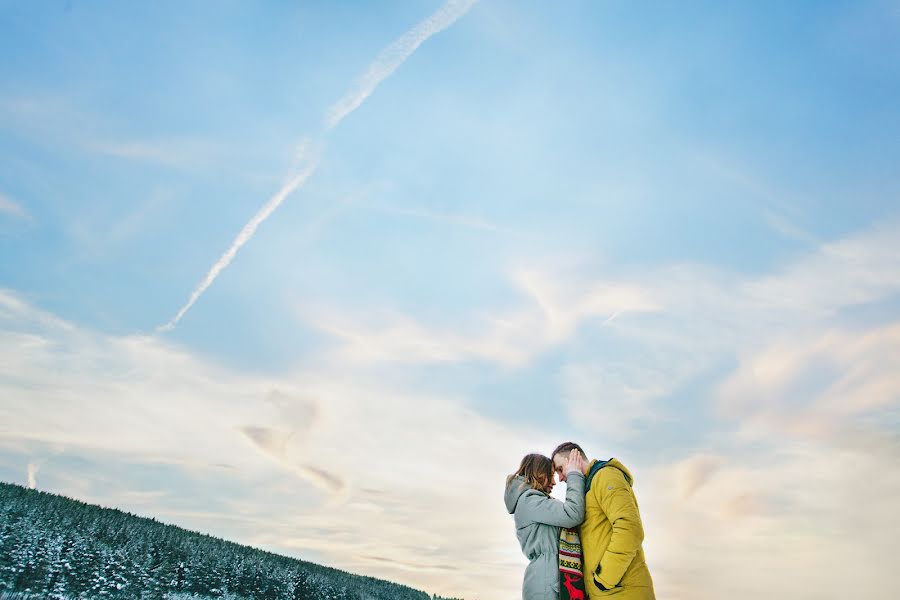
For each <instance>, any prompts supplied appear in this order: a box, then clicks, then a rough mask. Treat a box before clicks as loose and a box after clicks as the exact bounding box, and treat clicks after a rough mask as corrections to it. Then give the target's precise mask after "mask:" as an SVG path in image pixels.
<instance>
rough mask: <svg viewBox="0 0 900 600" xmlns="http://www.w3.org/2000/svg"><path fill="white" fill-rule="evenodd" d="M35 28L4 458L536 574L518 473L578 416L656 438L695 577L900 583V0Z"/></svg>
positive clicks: (307, 10)
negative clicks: (894, 504)
mask: <svg viewBox="0 0 900 600" xmlns="http://www.w3.org/2000/svg"><path fill="white" fill-rule="evenodd" d="M0 33H2V35H0V56H2V57H3V58H2V59H0V256H2V260H0V290H2V291H0V324H2V329H0V335H2V337H0V339H2V346H0V357H2V363H0V390H2V394H0V416H2V422H3V423H4V426H3V428H2V429H0V477H2V478H3V479H4V480H7V481H17V482H20V483H23V484H31V485H34V486H36V487H39V488H41V489H47V490H50V491H55V492H60V493H65V494H69V495H74V496H77V497H79V498H82V499H85V500H88V501H94V502H99V503H102V504H105V505H115V506H119V507H122V508H125V509H129V510H133V511H135V512H138V513H140V514H146V515H153V516H159V517H162V518H164V519H167V520H169V521H171V522H176V523H179V524H182V525H185V526H188V527H193V528H197V529H201V530H204V531H210V532H212V533H215V534H217V535H222V536H225V537H229V538H231V539H235V540H237V541H241V542H244V543H251V544H255V545H260V546H264V547H266V548H269V549H272V550H275V551H279V552H284V553H288V554H291V555H294V556H300V557H304V558H309V559H313V560H319V561H321V562H325V563H327V564H330V565H334V566H338V567H341V568H346V569H351V570H354V571H358V572H362V573H366V574H371V575H375V576H380V577H386V578H390V579H394V580H398V581H402V582H404V583H409V584H411V585H416V586H418V587H421V588H424V589H427V590H429V591H433V592H439V593H446V594H453V595H459V594H466V597H467V598H486V599H504V600H505V599H511V598H514V597H516V593H517V592H516V590H518V586H519V578H520V577H521V571H522V560H523V559H522V558H521V557H520V556H518V550H517V548H516V546H515V539H514V536H513V532H512V530H511V523H510V521H509V517H508V516H507V515H505V514H503V511H502V508H501V507H502V504H501V503H500V500H499V496H500V491H499V488H500V487H502V481H503V476H504V474H505V473H508V472H509V471H511V470H513V469H514V468H515V466H516V463H517V462H518V459H519V458H520V457H521V455H522V454H524V453H526V452H529V451H532V450H538V451H544V452H547V451H549V450H550V449H552V447H553V446H554V445H555V444H556V443H557V442H559V441H563V440H565V439H570V438H573V439H577V440H579V441H582V442H583V444H584V445H585V446H586V447H587V448H588V450H589V452H590V453H591V454H592V455H595V456H603V457H606V456H609V455H615V456H618V457H620V458H621V459H622V460H623V461H624V462H625V463H626V464H628V465H630V466H632V467H633V470H634V471H635V473H636V477H637V480H638V485H639V487H638V497H639V499H640V501H641V503H642V509H643V511H644V513H645V519H646V520H647V521H648V527H647V529H648V538H647V542H646V545H647V553H648V560H649V562H650V565H651V570H653V572H654V576H655V578H656V580H657V585H658V588H659V590H660V591H661V593H662V595H665V596H666V597H671V598H721V597H725V596H728V597H749V596H750V594H758V591H759V587H758V586H759V577H757V576H754V574H753V573H749V572H748V571H747V570H746V564H748V561H750V563H751V564H758V565H760V568H764V569H765V570H766V572H767V573H769V575H768V577H769V579H770V580H771V581H770V583H771V585H773V586H777V589H780V590H782V591H784V593H785V594H786V597H792V598H802V597H810V598H812V597H816V598H822V597H829V596H828V594H833V593H835V590H836V589H837V588H836V587H835V586H834V585H832V584H831V583H830V582H829V577H830V575H829V573H830V572H832V571H829V569H832V568H845V569H846V568H852V569H854V572H856V573H857V575H858V576H857V577H853V578H852V579H854V580H865V581H866V582H867V583H866V584H864V586H868V587H865V589H863V590H861V591H864V592H866V593H867V594H868V597H884V596H885V595H886V594H887V590H889V589H896V586H897V585H898V583H900V582H898V580H897V576H896V574H894V573H893V571H894V570H893V569H891V568H890V566H889V565H888V564H887V562H886V561H887V558H886V554H887V551H886V550H885V555H882V554H881V553H880V551H881V550H883V549H886V548H890V547H891V546H889V544H891V543H893V542H892V541H891V539H893V538H891V537H890V536H891V535H893V536H894V538H895V537H896V534H897V533H900V520H898V519H897V517H896V516H895V515H894V514H893V511H892V510H890V508H889V507H888V506H887V505H884V506H882V504H884V502H885V501H884V500H881V499H882V498H886V499H890V498H892V497H896V495H897V493H898V492H900V479H898V478H897V475H896V474H895V473H894V472H895V471H896V466H897V463H898V457H900V445H898V438H897V432H898V431H897V423H898V418H897V416H898V412H897V411H898V404H900V380H898V379H897V376H896V375H895V374H894V373H893V371H894V369H893V368H892V366H891V365H892V364H896V360H898V359H900V356H898V352H900V333H898V332H900V329H898V327H900V321H898V315H900V310H898V309H900V302H898V300H900V241H898V240H900V204H898V194H900V175H898V173H900V169H898V168H897V157H898V156H900V117H898V111H897V109H896V107H897V106H898V104H900V35H898V33H900V5H898V4H897V3H896V2H894V1H889V0H884V1H867V2H791V3H777V2H756V3H746V4H744V5H735V4H733V3H713V2H697V3H693V4H684V3H682V4H677V5H676V4H671V3H655V4H649V5H645V6H636V5H634V3H627V2H619V1H610V2H572V3H568V4H565V5H562V6H556V5H549V4H546V3H537V2H503V1H499V0H481V1H479V2H470V1H468V0H466V1H456V0H454V1H451V2H448V3H447V4H441V3H439V2H432V1H427V2H426V1H419V2H381V3H377V4H374V5H373V4H371V3H361V2H360V3H352V2H348V3H339V4H338V3H294V2H278V3H274V2H273V3H253V2H239V1H233V2H216V3H211V2H193V3H174V2H172V3H156V4H153V5H148V4H142V3H131V2H123V3H116V4H115V5H113V6H110V5H109V4H105V3H94V2H79V1H74V0H70V1H68V2H63V1H59V2H43V3H21V2H9V1H3V2H0ZM342 107H343V108H342ZM301 173H302V174H304V175H303V176H302V177H301V178H300V180H296V181H294V182H293V183H292V178H294V177H297V176H298V174H301ZM279 193H281V194H282V196H284V198H283V202H281V203H280V204H279V205H278V207H277V208H276V209H275V210H274V212H272V213H271V214H270V215H268V217H267V218H265V219H263V220H262V222H261V223H260V224H259V226H258V228H257V229H256V230H255V231H254V232H253V233H252V235H250V236H248V237H247V238H246V239H245V240H244V242H245V243H242V244H239V247H238V248H237V252H236V254H235V255H234V258H233V260H232V261H230V262H228V261H225V262H226V264H225V266H224V268H223V269H221V271H220V272H218V273H217V275H216V276H215V277H214V278H213V280H212V282H211V284H210V285H209V286H208V287H200V288H198V286H199V285H200V283H201V282H202V281H203V279H204V276H205V275H206V274H207V273H208V272H209V270H210V269H211V268H212V267H213V265H215V264H217V263H221V262H222V260H223V253H226V251H227V250H228V249H229V247H234V246H233V243H234V240H235V239H236V236H238V235H239V232H241V230H242V228H244V227H245V226H246V225H247V223H248V222H251V221H252V219H253V218H254V215H258V214H259V212H258V211H260V210H261V209H263V207H264V206H266V205H267V203H268V202H270V201H271V199H272V198H275V197H277V196H278V194H279ZM194 290H199V293H198V295H197V298H196V302H195V303H193V304H192V305H190V306H189V307H187V308H188V309H187V310H186V312H184V313H183V315H182V316H181V317H179V318H178V319H177V322H175V323H174V327H172V328H171V329H170V330H163V329H160V327H161V326H164V325H165V324H166V323H170V322H171V321H172V320H173V318H174V317H176V315H178V314H179V310H180V309H182V308H184V307H185V302H186V301H187V300H188V298H189V297H190V295H191V293H192V291H194ZM347 444H350V447H348V446H347ZM413 449H415V450H414V454H413V456H411V457H410V456H408V452H410V451H411V450H413ZM845 468H846V469H848V470H850V471H852V474H848V475H847V477H851V479H852V480H854V481H855V478H857V477H861V476H862V475H863V474H870V475H871V477H872V479H871V480H869V481H872V480H875V481H877V484H874V489H872V494H873V496H874V497H875V498H873V499H871V500H866V501H865V502H866V503H868V505H869V507H868V510H867V514H869V515H870V520H866V521H865V523H863V524H862V525H859V526H857V527H855V528H854V527H850V526H849V525H841V526H838V525H836V524H835V523H836V522H842V521H843V520H844V519H845V518H846V512H847V510H849V509H850V508H851V504H852V503H854V502H856V500H855V499H854V497H853V496H852V495H848V496H847V497H844V495H843V494H845V493H847V492H844V491H842V490H844V489H845V486H846V479H845V476H844V471H843V469H845ZM834 490H837V491H834ZM823 494H824V495H826V496H827V499H823ZM374 521H377V522H378V526H377V527H373V526H372V523H373V522H374ZM823 522H826V523H829V524H830V525H829V526H828V527H824V526H821V523H823ZM832 525H833V526H832ZM323 532H327V533H328V535H325V533H323ZM698 532H702V533H698ZM848 537H849V538H850V539H852V540H853V541H852V542H851V543H849V546H848V542H847V541H846V540H847V539H848ZM401 538H402V539H403V540H404V541H403V542H400V541H397V542H391V543H389V544H387V545H386V543H385V540H386V539H391V540H395V539H401ZM760 540H764V541H766V542H767V543H768V546H767V545H766V544H765V543H761V541H760ZM779 544H780V545H781V547H783V548H785V551H786V552H787V551H792V552H794V553H795V554H796V556H797V557H801V558H797V559H796V560H794V561H793V565H791V566H788V565H786V564H784V562H783V561H779V560H776V559H777V557H773V556H772V555H771V552H770V547H771V546H772V545H776V546H778V545H779ZM472 546H478V550H477V551H466V550H467V549H471V548H472ZM685 547H688V548H689V549H690V552H687V553H686V552H684V548H685ZM838 548H843V550H842V552H843V553H845V554H846V556H847V558H846V560H845V561H844V562H843V563H841V564H840V565H837V564H835V560H836V559H835V558H834V557H835V555H836V554H838V552H837V550H838ZM382 552H384V553H387V552H389V553H390V556H392V557H393V559H394V560H395V562H392V563H388V562H385V561H384V560H382V558H383V556H382V557H380V558H379V556H380V554H379V553H382ZM479 569H482V570H483V571H479ZM473 573H480V574H478V575H473ZM698 573H703V577H699V576H698ZM710 573H712V575H711V574H710ZM701 583H702V584H703V585H702V586H701V585H700V584H701Z"/></svg>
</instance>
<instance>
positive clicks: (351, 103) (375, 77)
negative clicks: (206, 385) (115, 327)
mask: <svg viewBox="0 0 900 600" xmlns="http://www.w3.org/2000/svg"><path fill="white" fill-rule="evenodd" d="M477 1H478V0H447V2H445V3H444V4H443V5H442V6H441V7H440V8H439V9H437V11H435V12H434V13H433V14H432V15H431V16H429V17H427V18H426V19H425V20H423V21H421V22H420V23H419V24H417V25H416V26H415V27H413V28H412V29H410V30H409V31H407V32H406V33H404V34H403V35H401V36H400V37H399V38H397V39H396V40H394V41H393V42H391V44H390V45H389V46H388V47H387V48H385V49H384V50H382V51H381V53H380V54H379V55H378V56H377V57H376V58H375V60H374V61H372V64H371V65H369V68H368V70H367V71H366V72H365V74H364V75H363V76H362V77H360V79H359V80H358V81H357V82H356V84H355V85H354V87H353V88H352V89H351V90H350V91H349V92H347V93H346V94H345V95H344V96H343V97H342V98H341V99H340V100H338V101H337V102H336V103H335V104H334V105H332V107H331V108H330V109H329V111H328V114H327V117H326V119H325V131H326V132H328V131H329V130H331V129H333V128H335V127H336V126H337V125H338V124H339V123H340V122H341V121H342V120H343V119H344V117H346V116H347V115H349V114H350V113H351V112H353V111H354V110H356V109H357V108H358V107H359V106H360V105H361V104H362V103H363V102H365V100H366V98H368V97H369V96H370V95H371V94H372V92H374V91H375V88H376V87H378V84H379V83H381V82H382V81H384V80H385V79H387V78H388V77H389V76H390V75H391V73H393V72H394V71H396V70H397V67H399V66H400V65H401V64H403V61H405V60H406V59H407V58H409V57H410V55H411V54H412V53H413V52H415V51H416V48H418V47H419V46H421V45H422V43H423V42H424V41H425V40H427V39H428V38H430V37H431V36H433V35H434V34H436V33H438V32H440V31H443V30H444V29H446V28H447V27H449V26H450V25H452V24H453V23H454V22H455V21H456V20H457V19H459V18H460V17H462V16H463V15H464V14H466V13H467V12H468V11H469V9H470V8H472V7H473V6H474V5H475V3H476V2H477ZM316 166H317V163H316V161H311V162H310V163H309V164H308V165H307V166H306V168H304V169H303V170H302V171H300V172H298V173H295V174H293V175H291V176H290V177H289V178H288V181H287V183H285V184H284V186H282V188H281V189H280V190H278V192H276V193H275V195H274V196H272V198H270V199H269V201H268V202H267V203H266V204H265V205H264V206H263V207H262V208H261V209H260V210H259V212H257V213H256V214H255V215H254V216H253V218H252V219H250V221H249V222H248V223H247V224H246V225H244V228H243V229H241V232H240V233H239V234H238V235H237V237H236V238H235V239H234V241H233V242H232V243H231V246H229V247H228V250H226V251H225V253H224V254H223V255H222V256H221V257H220V258H219V260H217V261H216V263H215V264H214V265H213V266H212V268H211V269H210V270H209V272H208V273H207V274H206V277H204V278H203V280H202V281H201V282H200V284H199V285H198V286H197V288H196V289H195V290H194V291H193V292H192V293H191V296H190V298H188V301H187V303H186V304H185V305H184V306H182V307H181V310H179V311H178V313H177V314H176V315H175V316H174V317H173V318H172V320H171V321H169V322H168V323H166V324H165V325H160V326H159V327H157V328H156V330H157V331H171V330H172V329H174V328H175V325H177V324H178V322H179V321H180V320H181V318H182V317H184V315H186V314H187V312H188V311H189V310H190V309H191V307H192V306H194V303H196V302H197V300H198V299H199V298H200V296H202V295H203V292H205V291H206V290H207V289H208V288H209V286H211V285H212V283H213V282H214V281H215V280H216V278H217V277H218V276H219V274H220V273H221V272H222V271H223V270H224V269H225V267H227V266H228V265H229V264H230V263H231V261H232V260H234V257H235V256H236V255H237V252H238V250H240V249H241V246H243V245H244V244H246V243H247V242H248V241H250V238H251V237H253V234H254V233H256V228H257V227H259V226H260V225H261V224H262V222H263V221H265V220H266V219H268V218H269V216H270V215H271V214H272V213H273V212H275V209H276V208H278V207H279V206H280V205H281V203H282V202H284V200H285V198H287V197H288V196H289V195H290V194H291V193H293V192H294V191H295V190H297V188H299V187H301V186H302V185H303V184H304V183H305V182H306V180H307V179H309V177H310V176H312V174H313V173H314V172H315V170H316Z"/></svg>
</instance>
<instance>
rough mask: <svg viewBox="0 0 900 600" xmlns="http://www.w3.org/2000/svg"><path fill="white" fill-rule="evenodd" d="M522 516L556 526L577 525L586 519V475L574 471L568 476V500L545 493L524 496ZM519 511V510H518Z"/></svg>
mask: <svg viewBox="0 0 900 600" xmlns="http://www.w3.org/2000/svg"><path fill="white" fill-rule="evenodd" d="M522 500H523V503H522V506H521V507H520V509H519V510H520V511H521V518H522V519H523V520H525V521H529V522H532V523H544V524H546V525H554V526H556V527H576V526H578V525H581V522H582V521H584V475H582V474H581V473H579V472H577V471H573V472H571V473H569V474H568V476H567V477H566V501H565V502H560V501H559V500H557V499H555V498H549V497H547V496H545V495H543V494H532V495H529V496H528V497H526V498H522ZM517 512H518V511H517Z"/></svg>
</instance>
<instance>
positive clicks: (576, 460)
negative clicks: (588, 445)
mask: <svg viewBox="0 0 900 600" xmlns="http://www.w3.org/2000/svg"><path fill="white" fill-rule="evenodd" d="M586 466H587V461H585V460H584V457H583V456H581V452H579V451H578V450H572V451H571V452H569V459H568V461H567V463H566V473H570V472H572V471H578V472H579V473H584V468H585V467H586Z"/></svg>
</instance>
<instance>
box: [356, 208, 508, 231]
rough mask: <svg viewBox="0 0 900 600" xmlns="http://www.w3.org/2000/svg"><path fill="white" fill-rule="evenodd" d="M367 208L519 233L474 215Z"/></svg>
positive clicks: (440, 221)
mask: <svg viewBox="0 0 900 600" xmlns="http://www.w3.org/2000/svg"><path fill="white" fill-rule="evenodd" d="M367 208H369V209H370V210H374V211H377V212H381V213H385V214H389V215H399V216H403V217H413V218H418V219H427V220H429V221H434V222H436V223H446V224H447V225H454V226H458V227H466V228H469V229H481V230H483V231H490V232H494V233H518V232H517V231H515V230H514V229H510V228H508V227H503V226H502V225H496V224H494V223H491V222H490V221H487V220H485V219H482V218H481V217H477V216H472V215H462V214H454V213H443V212H435V211H430V210H421V209H412V208H401V207H396V206H385V205H377V204H369V205H367Z"/></svg>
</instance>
